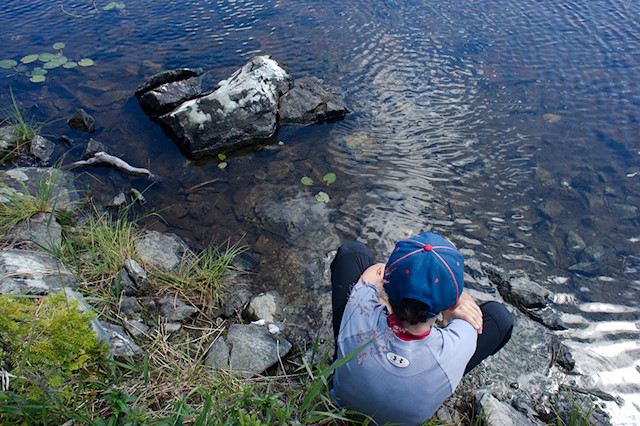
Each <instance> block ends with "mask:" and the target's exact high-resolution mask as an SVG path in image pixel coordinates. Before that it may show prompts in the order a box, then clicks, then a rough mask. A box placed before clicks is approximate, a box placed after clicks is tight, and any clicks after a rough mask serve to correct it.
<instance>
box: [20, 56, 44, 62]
mask: <svg viewBox="0 0 640 426" xmlns="http://www.w3.org/2000/svg"><path fill="white" fill-rule="evenodd" d="M39 56H40V55H27V56H25V57H24V58H22V59H20V62H22V63H23V64H30V63H31V62H35V61H37V60H38V57H39Z"/></svg>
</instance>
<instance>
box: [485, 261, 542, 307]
mask: <svg viewBox="0 0 640 426" xmlns="http://www.w3.org/2000/svg"><path fill="white" fill-rule="evenodd" d="M485 272H486V273H487V276H488V277H489V279H490V280H491V281H492V282H493V283H494V284H496V285H497V286H498V291H499V292H500V295H501V296H502V297H503V298H504V300H506V301H507V302H509V303H511V304H512V305H514V306H516V307H523V308H542V307H544V306H546V305H547V299H548V297H549V296H550V295H551V292H550V291H549V290H547V289H546V288H544V287H542V286H541V285H540V284H538V283H536V282H534V281H532V280H531V279H529V277H527V276H526V275H524V276H521V277H516V278H508V277H506V276H505V275H503V274H502V273H500V272H498V271H496V270H494V269H491V268H485Z"/></svg>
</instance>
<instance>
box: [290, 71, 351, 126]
mask: <svg viewBox="0 0 640 426" xmlns="http://www.w3.org/2000/svg"><path fill="white" fill-rule="evenodd" d="M347 112H348V111H347V108H346V107H345V106H344V105H343V104H342V99H341V97H340V96H339V95H338V94H337V93H336V90H335V89H334V88H332V87H329V86H328V85H326V84H325V83H324V82H323V81H322V80H321V79H319V78H316V77H304V78H300V79H297V80H296V81H295V82H294V84H293V87H292V88H291V90H289V92H287V93H285V94H284V95H282V97H281V98H280V107H279V115H280V124H318V123H321V122H323V121H332V120H339V119H342V118H344V116H345V115H347Z"/></svg>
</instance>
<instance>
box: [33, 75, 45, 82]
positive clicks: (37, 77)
mask: <svg viewBox="0 0 640 426" xmlns="http://www.w3.org/2000/svg"><path fill="white" fill-rule="evenodd" d="M29 80H30V81H32V82H33V83H42V82H43V81H45V80H46V77H45V76H44V75H34V76H33V77H31V78H30V79H29Z"/></svg>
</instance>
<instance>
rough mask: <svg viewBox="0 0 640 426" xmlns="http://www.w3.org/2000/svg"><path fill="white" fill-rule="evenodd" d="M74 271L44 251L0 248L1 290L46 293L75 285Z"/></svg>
mask: <svg viewBox="0 0 640 426" xmlns="http://www.w3.org/2000/svg"><path fill="white" fill-rule="evenodd" d="M74 277H75V275H74V274H73V273H72V272H71V271H69V269H67V267H66V266H65V265H63V264H61V263H59V262H58V261H57V260H56V259H55V258H54V257H53V256H51V255H49V254H48V253H45V252H40V251H38V252H31V251H27V250H15V249H10V250H6V251H3V252H0V294H7V293H15V294H37V295H45V294H49V293H55V292H58V291H60V290H62V289H64V288H65V287H77V283H76V281H75V278H74Z"/></svg>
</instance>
